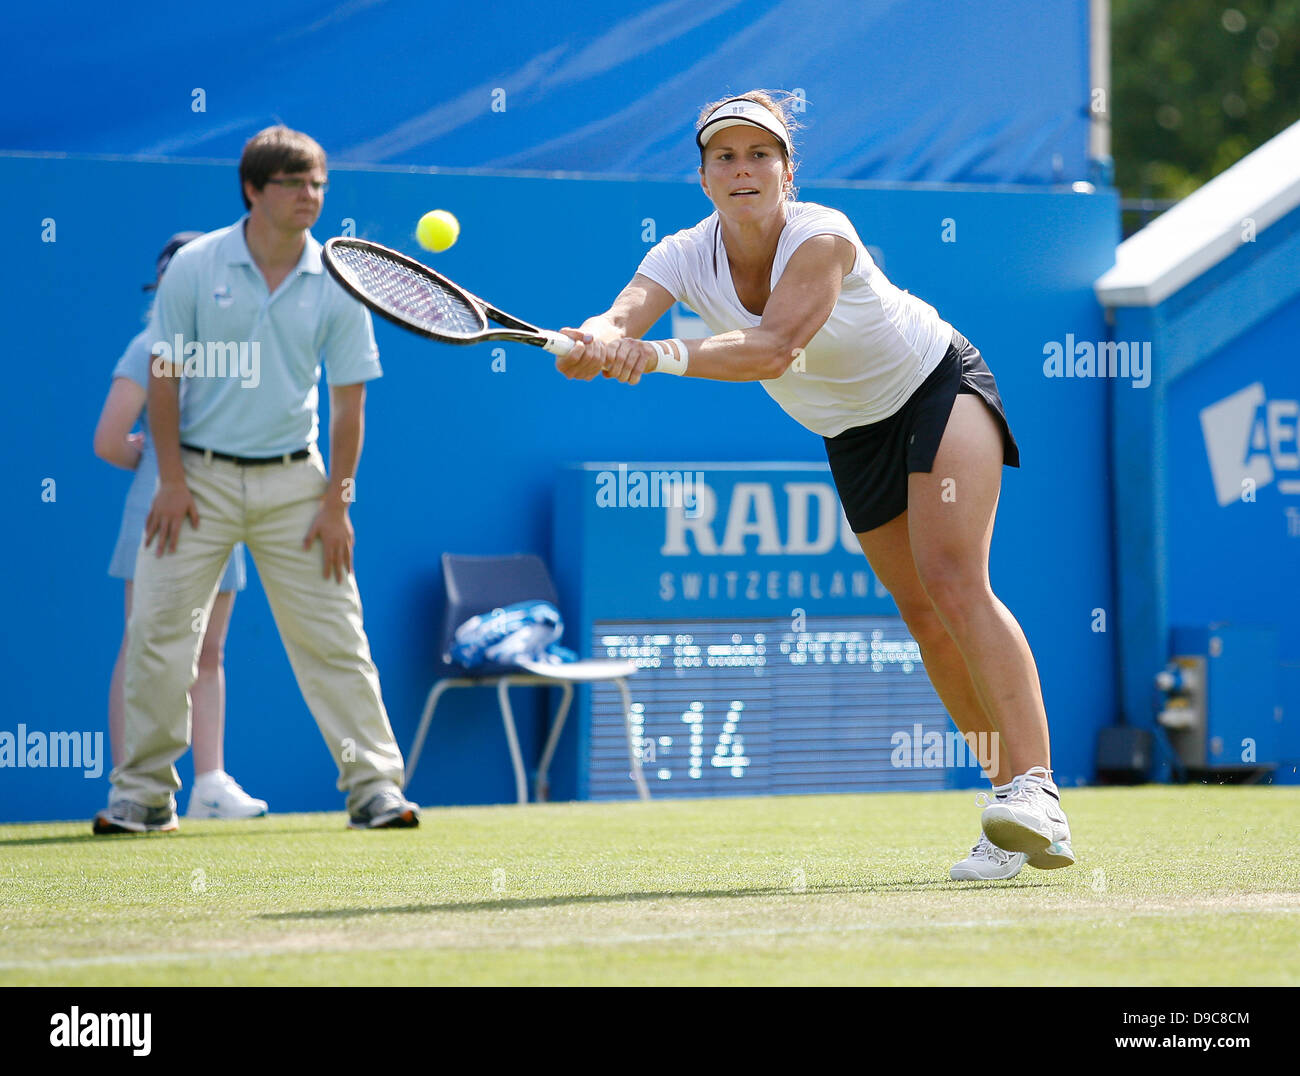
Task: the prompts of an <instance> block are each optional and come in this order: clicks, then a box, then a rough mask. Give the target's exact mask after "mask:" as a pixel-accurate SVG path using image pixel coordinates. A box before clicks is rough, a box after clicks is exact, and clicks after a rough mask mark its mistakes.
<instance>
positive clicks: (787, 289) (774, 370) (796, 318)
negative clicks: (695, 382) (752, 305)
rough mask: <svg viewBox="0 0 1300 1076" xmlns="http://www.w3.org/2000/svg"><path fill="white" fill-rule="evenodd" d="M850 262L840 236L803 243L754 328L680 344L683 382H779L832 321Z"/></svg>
mask: <svg viewBox="0 0 1300 1076" xmlns="http://www.w3.org/2000/svg"><path fill="white" fill-rule="evenodd" d="M854 257H855V251H854V249H853V244H852V243H850V242H849V241H848V240H847V239H844V238H842V237H840V236H837V235H816V236H813V237H812V238H811V239H808V240H805V241H804V242H803V243H801V244H800V245H799V249H798V250H796V251H795V252H794V254H793V255H792V256H791V258H790V261H789V263H788V264H787V265H786V267H785V271H784V272H783V273H782V274H781V279H780V280H778V281H777V283H776V287H775V288H773V289H772V294H771V296H769V298H768V300H767V304H766V306H764V308H763V320H762V321H761V322H759V324H758V327H757V328H754V329H736V330H735V331H733V332H728V333H721V334H719V335H717V336H710V337H708V338H707V339H704V340H688V341H685V343H686V350H687V355H688V356H689V363H690V365H689V368H688V369H687V372H686V376H687V377H704V378H709V379H711V380H714V381H767V380H770V379H772V378H777V377H780V376H781V375H782V374H784V373H785V372H786V370H787V369H789V367H790V363H791V362H793V361H794V360H795V358H796V357H797V356H798V354H799V351H800V349H802V348H805V347H807V346H808V342H809V341H810V340H811V339H812V338H813V337H814V336H816V335H817V333H818V332H820V331H821V327H822V326H823V325H825V324H826V319H827V318H828V317H830V316H831V311H832V310H834V309H835V304H836V302H838V300H839V297H840V286H841V285H842V284H843V282H844V277H845V275H846V274H847V273H849V272H850V270H852V268H853V261H854ZM652 368H653V367H652Z"/></svg>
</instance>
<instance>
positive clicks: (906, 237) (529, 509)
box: [0, 155, 1116, 820]
mask: <svg viewBox="0 0 1300 1076" xmlns="http://www.w3.org/2000/svg"><path fill="white" fill-rule="evenodd" d="M331 180H332V186H331V190H330V194H329V196H328V199H327V202H326V208H325V213H324V216H323V217H322V219H321V222H320V224H319V225H318V227H317V229H316V234H317V235H318V237H321V238H324V237H325V236H327V235H330V234H335V233H337V232H339V231H341V230H343V229H344V228H345V227H347V226H349V222H352V226H354V227H355V231H356V233H357V234H358V235H362V236H367V237H370V238H373V239H376V240H378V241H380V242H383V243H386V244H388V245H391V246H397V247H403V248H406V249H408V250H414V249H415V247H414V242H413V239H412V237H411V234H410V229H411V227H412V226H413V223H414V221H415V220H416V219H417V218H418V216H419V215H420V213H422V212H423V211H425V210H427V209H429V208H431V207H434V206H444V207H446V208H449V209H452V210H453V211H454V212H455V213H456V214H457V215H458V216H459V217H460V220H461V222H462V225H463V229H464V230H463V234H462V238H461V241H460V242H459V244H458V245H457V246H456V247H455V248H453V249H452V250H451V251H450V252H448V253H447V254H445V255H441V256H439V257H438V262H437V264H438V265H439V266H440V267H441V268H443V269H445V271H446V272H447V273H448V274H449V275H451V276H452V277H453V278H455V279H458V280H460V281H462V282H463V283H464V284H465V285H466V286H467V287H469V288H470V289H471V290H475V291H478V292H480V293H483V294H486V295H489V296H491V297H492V299H493V300H494V301H496V302H498V303H500V305H502V306H503V307H504V308H505V309H507V310H511V311H513V312H516V313H518V314H519V315H520V316H523V317H527V318H531V319H535V320H537V321H539V322H541V323H544V324H551V325H557V326H558V325H562V324H573V323H576V322H578V321H579V320H580V319H581V318H583V317H584V316H586V315H588V314H590V313H592V312H595V311H597V310H598V309H603V307H604V304H606V303H607V302H608V300H609V299H610V298H611V297H612V296H613V295H614V294H615V292H616V291H617V290H618V288H619V287H621V285H622V284H623V283H624V282H625V281H626V279H627V278H628V277H629V276H630V275H631V274H632V272H633V270H634V269H635V268H636V265H637V263H638V261H639V259H640V257H641V256H642V255H643V253H644V251H645V250H646V248H647V246H648V244H649V243H650V242H651V241H653V239H654V238H656V237H658V236H662V235H664V234H667V233H668V232H670V231H672V230H675V229H677V228H680V227H684V226H689V225H692V224H694V223H695V222H696V221H698V220H699V219H700V218H701V217H703V216H704V215H705V214H706V212H707V211H708V209H709V206H708V204H707V202H706V201H705V199H704V197H703V195H702V194H701V193H700V192H699V190H698V188H697V187H695V186H694V185H693V184H690V183H682V182H675V181H659V182H636V183H633V182H620V181H615V180H567V181H554V180H543V179H530V178H519V177H514V178H511V177H502V176H491V175H439V174H435V173H430V172H427V171H425V172H421V171H416V170H404V169H403V170H396V169H395V170H388V171H383V170H351V169H345V168H340V169H336V170H335V171H334V172H333V173H332V176H331ZM803 196H804V198H805V199H806V200H810V201H820V202H823V203H825V204H829V205H832V206H835V207H837V208H840V209H842V210H844V211H845V212H847V213H848V214H849V216H850V217H851V218H852V219H853V220H854V221H855V223H856V224H857V227H858V229H859V231H860V233H861V234H862V236H863V238H864V241H865V242H867V243H868V244H870V245H873V246H875V247H876V248H878V249H879V251H880V252H881V256H882V260H883V262H884V266H885V269H886V271H887V272H888V273H889V275H890V276H891V277H892V279H894V281H895V282H896V283H897V284H898V285H899V286H900V287H905V288H909V289H911V290H913V291H915V292H917V293H918V294H920V295H922V296H923V297H925V298H926V299H927V300H929V301H931V302H933V303H934V304H935V305H936V306H937V307H938V309H939V310H940V312H941V313H943V314H944V315H945V316H946V317H947V318H948V319H949V320H951V321H952V322H953V323H954V324H956V325H957V326H958V327H959V328H960V329H961V330H962V331H963V332H964V333H965V334H966V335H967V336H968V337H970V338H971V339H972V340H973V341H974V342H975V343H976V344H977V346H979V347H980V348H981V349H982V350H983V351H984V353H985V355H986V356H987V358H988V360H989V362H990V364H991V366H992V367H993V369H994V371H995V373H996V374H997V377H998V379H999V382H1000V385H1001V388H1002V393H1003V396H1004V399H1005V401H1006V404H1007V408H1008V411H1009V414H1010V416H1011V421H1012V423H1013V426H1014V428H1015V431H1016V434H1017V437H1018V439H1019V441H1020V444H1021V448H1022V452H1023V456H1024V467H1023V469H1022V470H1020V471H1007V472H1006V473H1005V474H1006V478H1005V483H1004V493H1003V501H1002V507H1001V513H1000V522H999V526H998V532H997V534H996V536H995V540H994V549H993V563H992V574H993V581H994V585H995V588H996V589H997V590H998V592H999V593H1000V594H1001V595H1002V596H1003V598H1004V600H1006V602H1007V603H1008V605H1009V606H1010V607H1011V608H1012V609H1013V610H1014V611H1015V612H1016V614H1017V615H1018V616H1019V618H1020V619H1021V621H1022V623H1023V624H1024V626H1025V628H1026V631H1027V633H1028V635H1029V638H1030V641H1031V643H1032V644H1033V645H1034V647H1035V649H1036V651H1037V653H1038V656H1039V658H1040V661H1041V665H1042V673H1043V683H1044V690H1045V693H1046V696H1047V700H1048V706H1049V713H1051V714H1052V716H1053V722H1054V726H1055V736H1056V752H1057V756H1058V759H1059V762H1060V764H1061V768H1062V770H1063V771H1064V772H1065V773H1066V774H1068V776H1069V779H1071V780H1078V779H1083V778H1085V777H1087V776H1088V775H1089V774H1090V773H1091V770H1092V764H1093V758H1092V751H1093V742H1094V739H1095V735H1094V734H1095V730H1096V729H1097V728H1098V727H1100V726H1102V725H1104V724H1107V723H1109V722H1110V720H1111V719H1112V717H1113V713H1114V686H1113V680H1114V654H1113V648H1112V646H1111V643H1110V639H1111V635H1110V634H1108V633H1107V632H1105V631H1098V630H1096V623H1097V622H1096V616H1095V611H1096V610H1098V609H1101V610H1106V609H1108V608H1109V606H1110V600H1111V589H1112V584H1111V574H1112V572H1111V555H1110V548H1109V541H1110V533H1111V522H1110V509H1109V507H1108V505H1109V496H1108V492H1107V487H1108V466H1109V465H1108V462H1107V449H1106V438H1105V431H1106V409H1105V406H1104V404H1105V386H1104V384H1103V383H1102V382H1100V381H1096V380H1091V381H1090V380H1068V381H1067V380H1057V379H1052V378H1047V377H1045V376H1044V372H1043V361H1044V359H1043V357H1044V349H1045V347H1046V346H1048V345H1049V343H1050V342H1052V341H1062V340H1064V339H1065V337H1066V334H1074V336H1075V337H1076V338H1078V339H1091V340H1099V339H1103V338H1104V336H1105V327H1104V325H1103V322H1102V318H1101V312H1100V310H1099V308H1098V306H1097V303H1096V300H1095V298H1094V297H1093V294H1092V290H1091V289H1092V282H1093V281H1094V280H1095V279H1096V277H1097V276H1098V275H1099V273H1100V272H1101V271H1102V270H1104V269H1105V268H1107V267H1108V265H1109V264H1110V261H1111V256H1112V252H1113V250H1114V244H1115V240H1116V205H1115V198H1114V195H1113V194H1112V193H1109V192H1106V193H1101V194H1095V195H1092V194H1073V193H1069V192H1066V191H1042V192H1031V193H1025V192H1008V191H999V190H994V189H974V188H967V189H943V188H935V189H926V190H918V189H883V188H875V187H869V186H836V187H832V186H819V185H817V184H809V183H805V185H804V190H803ZM0 207H2V208H0V219H3V221H4V224H5V228H6V234H8V235H10V236H11V237H13V241H14V243H15V244H16V246H17V251H16V254H17V256H15V257H14V258H11V259H6V260H5V262H4V265H3V268H0V273H2V274H3V278H2V279H0V285H2V286H0V293H2V294H4V295H6V296H7V303H8V304H9V308H10V309H11V310H12V311H14V312H15V315H16V316H14V317H12V318H11V323H12V324H13V325H14V327H15V333H16V338H15V339H13V340H12V343H11V347H12V349H13V359H14V361H13V362H11V365H10V372H9V385H8V391H6V392H5V393H4V394H3V402H2V403H0V409H2V410H0V423H2V428H3V430H4V437H5V442H6V448H7V454H8V457H9V458H10V459H11V460H12V461H13V464H12V467H13V469H12V471H11V475H10V480H11V490H10V495H9V497H8V498H7V501H6V519H5V523H6V526H5V530H4V538H3V542H4V548H5V550H6V552H7V554H8V559H9V563H10V564H11V566H12V572H11V589H10V594H11V598H12V611H13V612H12V616H11V619H10V623H11V628H10V631H9V632H8V633H7V634H8V639H7V643H6V646H5V648H4V651H3V653H4V656H3V663H4V665H3V671H4V678H5V684H6V701H7V703H8V705H7V707H6V718H5V720H4V723H3V724H0V731H4V730H5V729H7V730H9V731H11V732H13V731H16V729H17V727H18V726H19V724H22V725H25V726H26V727H27V728H28V729H31V730H48V731H55V730H60V731H86V732H93V731H94V730H102V729H104V727H105V709H106V696H107V687H108V679H109V671H110V669H111V666H112V662H113V657H114V654H115V651H116V648H117V644H118V640H119V638H120V633H121V620H122V610H121V606H122V594H121V585H120V583H118V582H116V581H114V580H110V579H108V578H107V576H106V574H105V569H106V567H107V563H108V559H109V554H110V552H111V547H112V544H113V540H114V536H115V533H116V529H117V526H118V521H119V519H120V513H121V505H122V497H123V495H124V493H125V490H126V486H127V476H126V475H125V474H123V473H120V472H116V471H114V470H112V469H111V468H110V467H108V466H107V465H106V464H103V463H101V462H99V461H98V460H96V459H95V458H94V456H93V455H92V453H91V433H92V430H93V427H94V424H95V420H96V416H97V415H98V412H99V408H100V406H101V403H102V401H103V397H104V394H105V392H106V391H107V389H108V384H109V373H110V370H111V368H112V365H113V363H114V361H115V360H116V358H117V356H118V355H119V353H120V352H121V349H122V347H123V346H124V345H125V343H126V342H127V341H128V340H129V339H130V338H131V336H132V335H134V334H135V332H137V331H138V328H139V326H140V324H141V319H142V317H143V315H144V312H145V307H144V301H143V297H142V295H141V292H140V285H141V284H142V283H144V282H145V281H147V280H149V279H150V277H151V276H152V269H153V260H154V257H155V255H156V253H157V250H158V248H159V247H160V246H161V244H162V242H163V241H164V240H165V239H166V237H167V236H168V235H169V234H170V233H172V232H173V231H176V230H180V229H189V228H196V229H211V228H215V227H219V226H222V225H225V224H228V223H231V222H232V221H233V220H234V219H236V218H237V217H238V215H239V213H240V203H239V200H238V193H237V184H236V179H235V169H234V166H233V165H232V164H229V163H224V164H193V163H188V164H183V163H142V162H137V161H129V160H117V159H79V158H64V157H29V156H13V155H10V156H7V157H0ZM945 237H946V238H947V239H948V240H952V241H945ZM376 333H377V336H378V338H379V343H380V349H381V353H382V360H383V363H384V366H385V370H386V375H385V377H384V378H383V379H382V380H381V381H379V382H377V383H376V384H374V385H373V386H372V388H371V391H370V394H369V403H368V414H367V417H368V427H367V437H366V447H365V453H364V456H363V459H362V467H361V472H360V479H359V486H358V493H359V496H358V500H357V502H356V504H355V505H354V508H353V521H354V523H355V526H356V530H357V536H358V541H357V550H356V560H357V571H358V577H359V581H360V585H361V592H362V596H363V599H364V601H365V607H366V624H367V628H368V631H369V633H370V638H371V643H372V648H373V651H374V655H375V659H376V662H377V664H378V666H379V670H380V674H381V678H382V681H383V686H384V691H385V697H386V700H387V703H388V707H389V710H390V715H391V719H392V723H393V725H394V728H395V730H396V732H397V736H398V741H399V743H401V744H402V745H403V747H404V748H405V747H406V746H408V745H409V744H410V741H411V738H412V735H413V732H414V727H415V723H416V720H417V718H418V715H419V711H420V707H421V704H422V702H423V698H424V694H425V692H426V691H427V689H428V686H429V679H430V676H431V672H432V669H433V664H434V655H433V654H432V652H431V650H432V646H433V642H432V640H433V638H434V635H435V630H436V625H437V621H438V615H439V612H440V597H441V595H440V582H439V579H438V557H439V554H441V553H442V552H444V551H459V552H481V553H493V552H514V551H520V550H534V551H537V552H540V553H542V554H543V555H545V556H547V557H548V558H549V556H550V552H551V550H550V544H551V538H550V535H551V533H552V518H551V512H552V509H551V504H552V494H553V490H554V485H555V480H556V474H557V471H558V469H559V468H560V466H562V465H563V464H566V463H571V462H575V461H582V460H638V459H641V460H643V459H656V458H660V459H710V460H718V461H741V460H753V459H784V460H809V461H814V460H821V459H823V458H824V457H823V456H822V447H821V442H820V439H818V438H817V437H815V436H813V435H812V434H810V433H808V432H806V431H804V430H803V429H802V428H800V427H799V426H797V425H795V424H794V423H793V422H792V421H790V420H789V419H788V418H786V417H785V416H784V414H782V413H781V412H780V410H779V409H778V408H777V407H776V405H775V404H774V403H772V402H771V401H770V400H769V399H768V397H767V396H766V394H765V393H764V392H763V391H762V389H761V388H760V387H759V386H757V385H740V386H734V385H722V384H712V383H708V382H696V381H679V380H676V379H671V378H662V379H654V378H651V379H647V381H646V382H645V383H644V384H642V385H641V386H639V387H637V388H628V387H625V386H619V385H615V384H609V383H595V384H582V383H571V382H568V381H565V380H564V379H562V378H560V377H559V376H558V375H557V374H556V373H555V372H554V370H553V368H552V365H551V361H550V358H549V357H548V356H547V355H545V354H544V353H542V352H540V351H537V350H536V349H531V348H516V347H511V348H507V349H506V366H505V369H504V371H503V372H494V371H493V369H492V358H493V355H492V348H491V347H479V348H474V349H455V348H448V347H443V346H440V345H435V344H432V343H429V342H426V341H423V340H420V339H417V338H415V337H412V336H408V335H406V334H403V333H401V332H400V331H399V330H397V329H394V328H392V327H390V326H388V325H386V324H378V325H377V326H376ZM227 670H228V678H229V716H228V733H227V762H228V768H229V769H230V771H231V772H233V773H234V774H235V775H236V776H237V777H238V778H239V779H240V780H241V781H242V782H243V783H244V784H245V785H246V786H247V787H248V788H249V790H250V791H252V792H253V793H255V794H257V795H261V796H264V797H265V798H267V799H268V800H270V802H271V805H272V809H273V810H281V811H284V810H306V809H312V810H321V809H334V808H338V807H341V797H340V796H339V795H338V794H337V793H336V792H335V791H334V790H333V787H332V786H333V782H334V779H335V772H334V768H333V764H332V762H331V761H330V758H329V756H328V754H327V752H326V750H325V747H324V745H323V743H322V742H321V741H320V738H319V735H318V733H317V732H316V730H315V728H314V725H313V723H312V721H311V718H310V716H309V714H308V713H307V711H306V709H305V707H304V705H303V703H302V702H301V699H300V698H299V696H298V693H297V690H296V687H295V685H294V683H293V680H292V676H291V673H290V671H289V667H288V662H287V660H286V659H285V658H284V655H283V651H282V650H281V648H280V644H279V640H278V638H277V636H276V632H275V629H274V625H273V624H272V622H271V619H270V615H269V612H268V610H267V608H266V603H265V599H264V597H263V596H262V595H261V593H260V591H259V589H258V587H257V585H256V584H255V583H254V584H253V585H251V586H250V587H249V590H248V591H246V592H245V593H244V594H243V595H242V596H241V597H240V598H239V600H238V601H237V603H236V605H235V611H234V617H233V622H232V626H231V630H230V637H229V642H228V646H227ZM520 710H521V714H523V716H524V719H523V720H522V721H521V724H522V725H523V728H522V730H521V732H522V734H523V740H524V750H525V751H526V752H531V753H532V754H534V755H535V753H536V749H537V744H538V738H539V726H540V721H541V710H540V708H538V709H535V710H532V711H527V710H525V708H524V707H522V706H521V707H520ZM187 767H188V762H186V763H185V764H183V766H182V772H183V776H186V778H187V772H186V769H187ZM107 788H108V786H107V768H105V772H104V773H103V774H102V775H100V776H99V777H98V778H96V779H87V778H86V777H84V776H82V772H81V771H80V770H71V769H65V770H51V769H31V768H26V769H16V768H4V769H0V819H4V820H28V819H50V818H70V817H86V816H88V815H89V814H90V813H92V812H93V811H94V810H95V809H97V808H98V807H99V806H101V805H102V803H103V802H104V797H105V795H106V792H107ZM412 792H413V794H414V795H415V796H416V798H418V799H419V800H420V801H421V802H424V803H429V804H433V803H489V802H502V801H508V800H510V799H511V798H512V797H513V784H512V779H511V774H510V768H509V764H508V760H507V757H506V751H505V745H504V741H503V736H502V733H501V730H500V724H499V721H497V720H496V718H495V714H494V710H493V709H492V707H491V706H490V704H488V703H487V702H486V701H485V700H482V699H476V698H474V697H473V695H471V694H470V693H454V694H453V696H450V697H449V698H448V701H447V702H446V704H445V706H444V708H442V709H441V710H440V712H439V727H438V730H437V733H436V735H435V737H434V738H433V740H432V741H431V743H430V745H429V747H428V748H426V758H425V761H423V762H422V763H421V767H420V772H419V775H418V778H417V781H416V783H415V786H414V787H413V789H412Z"/></svg>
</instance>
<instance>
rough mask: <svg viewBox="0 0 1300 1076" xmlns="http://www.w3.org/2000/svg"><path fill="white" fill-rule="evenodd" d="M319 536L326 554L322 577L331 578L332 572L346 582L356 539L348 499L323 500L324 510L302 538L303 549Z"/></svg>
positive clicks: (337, 579) (350, 569)
mask: <svg viewBox="0 0 1300 1076" xmlns="http://www.w3.org/2000/svg"><path fill="white" fill-rule="evenodd" d="M317 538H319V539H320V540H321V546H322V551H323V553H324V566H323V568H322V571H321V576H322V578H324V579H328V578H329V577H330V575H331V573H332V574H333V575H334V579H335V581H336V582H339V583H341V582H343V580H344V578H346V577H347V576H348V575H350V574H351V572H352V546H353V545H354V544H355V542H356V536H355V534H354V533H353V530H352V520H351V519H349V518H348V506H347V502H346V501H338V500H335V499H334V498H332V497H327V498H325V499H324V500H323V501H322V502H321V509H320V511H319V512H317V513H316V518H315V519H314V520H312V524H311V529H310V530H309V531H308V532H307V537H305V538H304V539H303V540H302V547H303V549H310V548H311V544H312V542H314V541H315V540H316V539H317Z"/></svg>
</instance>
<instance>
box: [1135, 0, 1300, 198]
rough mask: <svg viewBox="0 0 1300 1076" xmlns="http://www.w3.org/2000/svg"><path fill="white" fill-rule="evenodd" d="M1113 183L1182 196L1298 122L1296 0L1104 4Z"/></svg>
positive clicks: (1299, 7) (1147, 193) (1299, 8)
mask: <svg viewBox="0 0 1300 1076" xmlns="http://www.w3.org/2000/svg"><path fill="white" fill-rule="evenodd" d="M1111 80H1112V82H1111V90H1112V92H1111V110H1110V111H1111V122H1112V152H1113V155H1114V158H1115V183H1116V186H1118V187H1119V189H1120V191H1121V192H1122V194H1123V195H1124V197H1126V198H1138V197H1151V198H1175V199H1176V198H1183V197H1185V196H1186V195H1188V194H1190V193H1191V192H1192V191H1194V190H1195V189H1196V188H1197V187H1199V186H1200V185H1201V184H1203V183H1205V182H1206V181H1207V180H1209V179H1212V178H1213V177H1214V176H1216V175H1218V174H1219V173H1220V172H1222V171H1223V170H1224V169H1225V168H1227V167H1229V166H1230V165H1232V164H1234V163H1236V162H1237V161H1239V160H1240V159H1241V158H1242V157H1244V156H1245V155H1246V154H1248V153H1249V152H1250V151H1251V150H1253V149H1256V148H1258V147H1259V146H1261V145H1263V144H1264V143H1265V142H1267V141H1268V140H1269V139H1270V138H1272V137H1273V136H1274V135H1276V134H1277V133H1278V132H1280V131H1282V130H1284V129H1285V128H1287V127H1288V126H1290V125H1291V124H1293V123H1295V122H1296V121H1297V120H1300V0H1226V2H1225V0H1112V3H1111Z"/></svg>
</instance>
